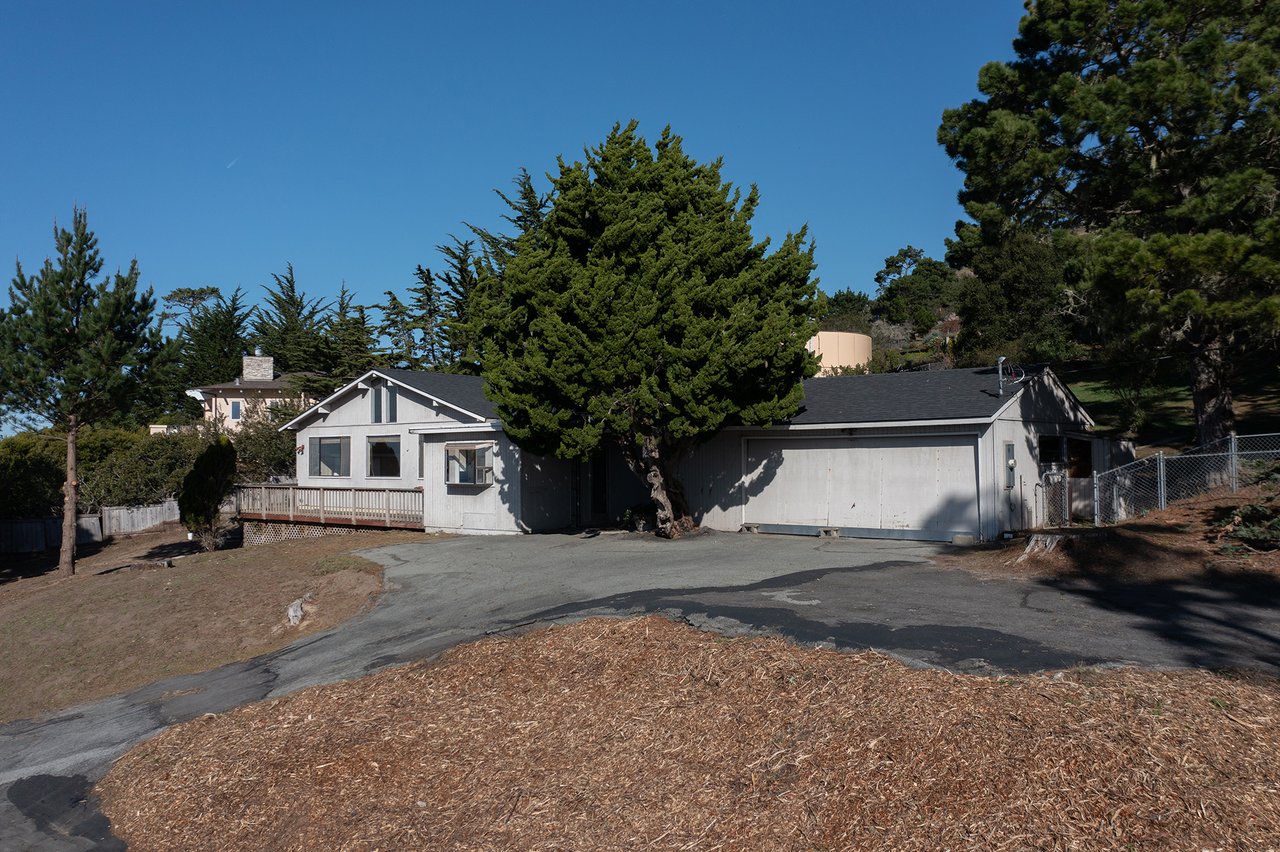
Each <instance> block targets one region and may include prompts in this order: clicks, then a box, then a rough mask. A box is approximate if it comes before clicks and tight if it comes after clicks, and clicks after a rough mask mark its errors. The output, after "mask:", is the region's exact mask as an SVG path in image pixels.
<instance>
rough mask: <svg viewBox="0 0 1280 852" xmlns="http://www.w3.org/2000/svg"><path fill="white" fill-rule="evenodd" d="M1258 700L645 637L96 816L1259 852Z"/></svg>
mask: <svg viewBox="0 0 1280 852" xmlns="http://www.w3.org/2000/svg"><path fill="white" fill-rule="evenodd" d="M1277 722H1280V687H1277V685H1276V684H1275V683H1274V682H1271V681H1263V680H1233V679H1225V678H1222V677H1218V676H1214V675H1210V674H1207V673H1203V672H1192V673H1179V674H1165V673H1151V672H1139V671H1132V670H1124V671H1103V672H1099V671H1093V670H1079V671H1069V672H1064V673H1061V674H1059V675H1035V676H1030V677H1019V678H999V679H997V678H978V677H967V676H962V675H954V674H949V673H946V672H941V671H935V670H919V669H912V668H908V667H907V666H905V665H903V664H901V663H899V662H897V661H895V660H891V659H889V658H886V657H883V656H880V655H877V654H874V653H862V654H840V653H836V652H831V651H822V650H813V649H805V648H800V647H797V646H795V645H792V644H790V643H787V642H785V641H782V640H775V639H759V638H750V639H732V640H730V639H725V638H723V637H719V636H716V635H714V634H708V633H702V632H699V631H696V630H694V629H692V628H689V627H686V626H683V625H679V624H676V623H674V622H671V621H667V620H665V619H662V618H659V617H648V618H643V619H629V620H620V621H605V620H590V621H585V622H581V623H578V624H576V625H573V626H570V627H564V628H555V629H551V630H547V631H542V632H538V633H534V634H530V635H528V636H525V637H522V638H518V639H492V640H486V641H482V642H477V643H473V644H470V645H465V646H461V647H459V648H457V649H454V650H453V651H451V652H449V653H447V654H445V655H444V656H443V657H442V658H440V659H439V660H438V661H436V662H434V663H418V664H412V665H409V666H405V667H401V668H396V669H390V670H387V671H385V672H382V673H379V674H377V675H373V676H371V677H367V678H362V679H359V680H354V681H349V682H346V683H340V684H334V685H329V686H323V687H316V688H312V689H307V690H303V691H301V692H298V693H295V694H293V695H290V696H288V697H285V698H281V699H277V700H273V701H269V702H265V703H262V704H257V705H253V706H249V707H244V708H241V709H238V710H235V711H232V712H230V713H228V714H225V715H223V716H217V717H213V716H210V717H206V718H203V719H199V720H196V721H193V722H190V723H187V724H184V725H180V726H178V727H175V728H172V729H170V730H169V731H167V732H165V733H163V734H161V735H160V736H158V737H156V738H154V739H152V740H150V741H148V742H146V743H144V744H142V745H140V746H139V747H137V748H135V749H134V750H133V751H131V752H130V753H129V754H127V755H125V756H124V757H123V758H121V760H120V761H119V762H117V763H116V765H115V766H114V767H113V768H112V770H111V771H110V773H109V774H108V775H107V776H106V778H105V779H104V780H103V781H102V782H101V783H100V785H99V786H98V788H97V792H98V794H99V795H100V796H101V797H102V804H103V808H104V811H105V813H106V814H107V815H108V816H109V817H110V819H111V823H112V826H113V829H114V831H115V832H116V833H117V834H118V835H119V836H120V837H121V838H123V839H124V840H125V841H126V842H127V843H128V844H129V847H130V848H131V849H139V850H147V849H190V850H199V849H215V848H217V849H222V848H235V849H319V848H324V849H354V848H361V849H363V848H390V849H396V848H450V849H514V848H520V849H559V848H570V849H635V848H648V847H650V846H652V847H655V848H664V849H680V848H698V849H702V848H706V849H710V848H725V849H810V848H850V847H853V848H883V849H936V848H945V847H965V848H975V847H976V848H1028V847H1037V848H1098V847H1108V848H1111V847H1117V846H1122V845H1126V844H1134V845H1136V846H1140V847H1144V848H1203V847H1218V848H1221V847H1231V848H1245V847H1248V848H1254V847H1262V846H1267V845H1272V844H1276V843H1280V796H1277V790H1278V789H1280V760H1278V758H1280V727H1277V724H1276V723H1277Z"/></svg>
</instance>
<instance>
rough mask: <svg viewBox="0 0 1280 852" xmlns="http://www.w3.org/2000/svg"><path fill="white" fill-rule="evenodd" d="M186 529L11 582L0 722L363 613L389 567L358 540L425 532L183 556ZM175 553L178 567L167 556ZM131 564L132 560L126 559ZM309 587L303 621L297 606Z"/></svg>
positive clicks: (3, 607) (0, 603) (212, 662)
mask: <svg viewBox="0 0 1280 852" xmlns="http://www.w3.org/2000/svg"><path fill="white" fill-rule="evenodd" d="M185 539H186V535H185V533H178V532H174V531H169V532H167V533H161V534H157V535H155V536H147V537H142V536H134V537H132V538H130V539H127V540H124V541H122V542H120V546H119V547H115V546H114V545H113V546H112V547H107V548H104V549H103V550H102V551H100V552H99V553H97V554H95V555H94V556H93V557H92V558H90V559H85V560H84V561H83V562H82V563H81V565H80V567H81V570H82V571H83V573H81V574H78V575H77V576H74V577H68V578H62V577H59V576H57V575H56V574H44V575H41V576H36V577H27V578H24V579H18V580H12V581H10V582H7V583H4V584H3V585H0V624H3V625H4V629H3V630H0V721H12V720H14V719H20V718H27V717H31V716H35V715H37V714H39V713H42V712H45V711H48V710H53V709H57V708H61V707H67V706H69V705H72V704H78V703H81V702H84V701H89V700H92V699H95V698H101V697H103V696H107V695H112V694H114V693H117V692H122V691H125V690H128V689H133V688H135V687H138V686H142V685H143V684H146V683H150V682H152V681H155V680H159V679H161V678H165V677H170V676H172V675H179V674H188V673H191V672H197V671H203V670H205V669H210V668H214V667H216V666H219V665H222V664H224V663H228V662H232V661H234V660H242V659H248V658H249V657H253V656H256V655H258V654H262V653H265V652H267V651H271V650H274V649H276V648H279V647H282V646H284V645H286V644H288V643H289V642H292V641H293V640H294V639H296V638H298V637H299V636H301V635H305V634H307V633H313V632H315V631H318V630H323V629H326V628H328V627H331V626H333V625H334V624H337V623H338V622H340V621H343V620H345V619H347V618H350V617H351V616H352V615H355V614H356V613H358V612H360V611H362V610H363V609H364V608H366V607H367V606H368V605H369V604H370V602H371V601H372V600H373V599H374V598H375V597H376V595H377V594H378V592H379V591H380V589H381V587H382V570H381V568H380V567H379V566H378V565H376V564H374V563H373V562H370V561H368V560H365V559H362V558H360V557H357V556H353V555H351V554H350V551H352V550H358V549H361V548H367V547H374V546H377V545H380V544H392V543H397V542H401V541H419V540H423V539H424V535H423V534H422V533H400V532H385V533H384V532H371V533H359V534H355V535H350V536H334V537H330V538H317V539H308V540H305V541H294V542H283V543H281V544H276V545H268V546H263V547H255V548H249V549H247V550H245V549H236V550H226V551H220V552H217V553H207V554H195V555H189V556H182V555H181V553H180V551H182V550H185V549H186V541H185ZM166 559H169V560H172V562H171V564H172V567H162V566H164V565H165V564H166V563H165V560H166ZM123 566H133V567H129V568H125V567H123ZM308 594H310V595H311V596H312V597H311V599H310V600H309V601H308V603H307V607H306V610H307V614H306V617H305V618H304V619H303V621H302V623H301V624H299V625H298V626H297V627H287V626H286V625H285V610H286V607H288V606H289V604H290V603H291V602H292V601H294V600H296V599H298V598H301V597H303V596H304V595H308Z"/></svg>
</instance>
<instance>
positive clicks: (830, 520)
mask: <svg viewBox="0 0 1280 852" xmlns="http://www.w3.org/2000/svg"><path fill="white" fill-rule="evenodd" d="M744 440H745V443H746V446H745V458H746V467H747V477H746V488H747V491H748V492H751V491H752V487H753V485H754V484H755V480H756V479H757V478H764V477H768V478H769V481H768V482H767V483H763V484H762V486H761V487H760V489H759V493H758V494H756V495H755V496H753V497H752V498H751V500H750V501H749V502H748V503H747V504H746V507H745V508H746V512H745V516H744V517H745V521H744V523H746V524H747V525H749V526H752V527H755V528H758V529H760V530H762V531H765V532H769V531H773V532H804V533H813V532H817V531H819V530H829V531H833V532H834V531H836V530H838V531H839V534H840V535H844V536H868V535H880V536H885V537H901V538H919V539H930V540H943V541H950V540H951V539H953V538H955V537H956V536H957V535H972V536H975V537H976V536H977V535H978V532H979V523H978V439H977V436H976V435H968V436H965V435H921V436H877V437H869V438H844V437H839V438H791V437H776V438H774V437H767V438H766V437H759V438H745V439H744Z"/></svg>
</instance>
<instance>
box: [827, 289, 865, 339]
mask: <svg viewBox="0 0 1280 852" xmlns="http://www.w3.org/2000/svg"><path fill="white" fill-rule="evenodd" d="M871 308H872V300H871V297H870V296H868V295H867V294H866V293H862V292H858V291H855V290H849V289H845V290H837V291H836V292H834V293H832V294H831V295H830V296H828V297H827V301H826V310H825V311H824V312H823V314H822V317H821V319H820V320H819V322H818V325H819V327H820V328H821V329H822V330H823V331H854V332H857V333H858V334H871Z"/></svg>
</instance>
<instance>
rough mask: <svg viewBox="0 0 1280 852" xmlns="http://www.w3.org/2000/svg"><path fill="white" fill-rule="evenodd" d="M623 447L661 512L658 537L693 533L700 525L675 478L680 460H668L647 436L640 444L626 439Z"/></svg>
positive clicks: (656, 440)
mask: <svg viewBox="0 0 1280 852" xmlns="http://www.w3.org/2000/svg"><path fill="white" fill-rule="evenodd" d="M621 445H622V456H623V458H624V459H626V462H627V466H628V467H629V468H631V472H632V473H634V474H635V475H636V476H638V477H639V478H640V479H641V481H643V482H644V483H645V484H646V485H648V486H649V497H650V499H652V500H653V505H654V507H655V508H656V509H657V523H658V535H660V536H662V537H663V538H679V537H680V536H682V535H684V534H685V533H687V532H690V531H692V530H693V529H694V528H695V526H696V525H695V524H694V522H693V518H692V517H691V516H690V515H689V504H688V502H687V501H686V500H685V496H684V489H683V488H682V487H681V485H680V482H679V480H678V479H677V478H676V476H675V462H676V459H675V458H668V457H667V456H666V454H665V453H664V452H663V449H662V448H661V447H659V445H658V439H657V438H654V437H652V436H645V438H644V439H643V441H642V442H641V443H640V444H636V443H635V442H633V441H629V440H626V439H624V440H623V441H622V442H621Z"/></svg>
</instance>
